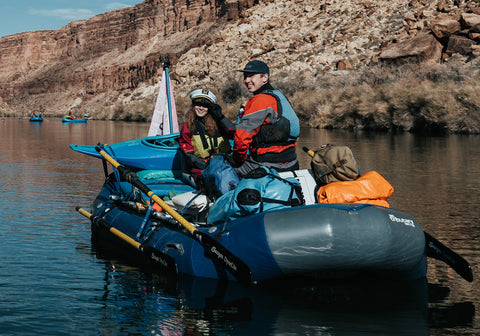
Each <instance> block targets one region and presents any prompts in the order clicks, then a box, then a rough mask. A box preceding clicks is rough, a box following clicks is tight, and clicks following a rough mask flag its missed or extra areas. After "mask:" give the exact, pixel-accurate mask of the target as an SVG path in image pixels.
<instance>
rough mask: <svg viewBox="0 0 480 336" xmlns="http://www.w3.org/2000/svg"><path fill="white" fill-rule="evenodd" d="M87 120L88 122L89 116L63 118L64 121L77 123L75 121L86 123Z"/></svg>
mask: <svg viewBox="0 0 480 336" xmlns="http://www.w3.org/2000/svg"><path fill="white" fill-rule="evenodd" d="M86 122H87V118H83V119H71V118H62V123H71V124H75V123H86Z"/></svg>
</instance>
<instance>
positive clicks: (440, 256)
mask: <svg viewBox="0 0 480 336" xmlns="http://www.w3.org/2000/svg"><path fill="white" fill-rule="evenodd" d="M423 233H424V234H425V247H426V252H427V257H430V258H434V259H437V260H441V261H443V262H444V263H446V264H447V265H449V266H450V267H451V268H453V269H454V270H455V272H457V273H458V274H459V275H460V276H461V277H462V278H464V279H465V280H467V281H468V282H472V281H473V272H472V267H471V266H470V264H469V263H468V262H467V261H466V260H465V259H464V258H462V256H460V255H458V254H457V253H455V252H453V251H452V250H451V249H449V248H448V247H446V246H445V245H443V244H442V243H441V242H439V241H438V240H437V239H435V238H434V237H432V236H431V235H430V234H428V233H427V232H425V231H423Z"/></svg>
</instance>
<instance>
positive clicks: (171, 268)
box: [75, 207, 177, 276]
mask: <svg viewBox="0 0 480 336" xmlns="http://www.w3.org/2000/svg"><path fill="white" fill-rule="evenodd" d="M75 209H76V210H77V211H78V212H80V213H81V214H82V215H84V216H85V217H87V218H89V219H90V220H91V221H92V223H93V224H95V225H100V226H102V227H103V228H105V229H106V230H108V231H110V232H111V233H113V234H114V235H115V236H117V237H118V238H120V239H122V240H123V241H125V242H127V243H128V244H130V245H132V246H133V247H135V248H136V249H137V250H139V251H140V252H142V253H143V254H144V255H145V256H146V257H147V258H148V259H149V260H150V261H152V262H153V264H154V265H155V266H157V267H159V268H161V269H162V270H163V271H165V272H166V274H167V275H168V276H177V264H176V263H175V259H174V258H173V257H171V256H169V255H168V254H166V253H163V252H161V251H159V250H157V249H156V248H154V247H152V246H148V245H142V244H140V243H139V242H137V241H136V240H134V239H133V238H131V237H129V236H127V235H126V234H125V233H123V232H122V231H120V230H118V229H116V228H114V227H112V226H111V225H110V224H108V223H107V222H106V221H105V220H104V219H103V218H101V217H98V216H94V215H92V214H91V213H89V212H88V211H86V210H84V209H82V208H80V207H76V208H75Z"/></svg>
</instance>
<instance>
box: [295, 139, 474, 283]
mask: <svg viewBox="0 0 480 336" xmlns="http://www.w3.org/2000/svg"><path fill="white" fill-rule="evenodd" d="M303 151H304V152H305V153H307V154H308V155H309V156H311V157H313V156H314V155H315V152H314V151H312V150H310V149H308V148H307V147H303ZM423 233H424V234H425V250H426V254H427V257H430V258H434V259H437V260H441V261H443V262H444V263H446V264H447V265H449V266H450V267H451V268H453V269H454V270H455V272H457V273H458V274H459V275H460V276H461V277H462V278H464V279H465V280H467V281H469V282H472V281H473V273H472V267H471V266H470V264H469V263H468V262H467V261H466V260H465V259H464V258H463V257H462V256H461V255H459V254H457V253H455V252H454V251H452V250H451V249H449V248H448V247H447V246H445V245H443V244H442V243H441V242H439V241H438V240H437V239H435V238H434V237H432V236H431V235H430V234H429V233H427V232H425V231H423Z"/></svg>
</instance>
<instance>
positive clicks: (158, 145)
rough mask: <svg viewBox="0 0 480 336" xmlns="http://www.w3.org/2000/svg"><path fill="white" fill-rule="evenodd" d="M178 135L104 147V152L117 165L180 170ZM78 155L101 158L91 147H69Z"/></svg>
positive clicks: (145, 138)
mask: <svg viewBox="0 0 480 336" xmlns="http://www.w3.org/2000/svg"><path fill="white" fill-rule="evenodd" d="M178 137H179V133H174V134H169V135H158V136H152V137H144V138H140V139H134V140H128V141H123V142H118V143H115V144H112V145H105V146H104V148H105V151H107V152H108V153H109V154H110V155H112V156H113V157H114V158H115V159H116V160H117V161H118V162H119V163H121V164H123V165H126V166H129V167H132V168H137V169H157V170H158V169H160V170H162V169H164V170H181V169H182V153H181V151H180V147H179V145H178V141H177V139H178ZM70 148H71V149H73V150H74V151H76V152H78V153H82V154H85V155H89V156H93V157H96V158H101V155H100V154H99V153H98V152H97V151H96V150H95V146H91V145H70Z"/></svg>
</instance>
